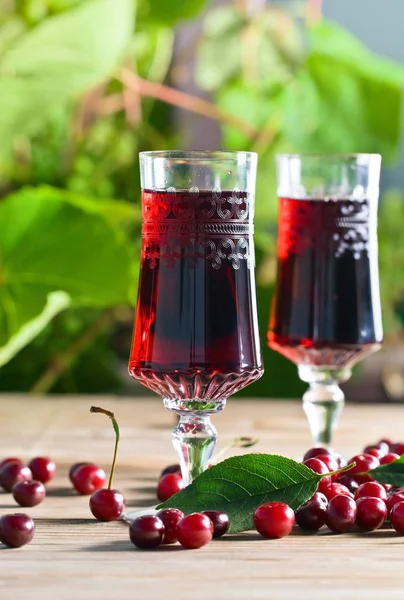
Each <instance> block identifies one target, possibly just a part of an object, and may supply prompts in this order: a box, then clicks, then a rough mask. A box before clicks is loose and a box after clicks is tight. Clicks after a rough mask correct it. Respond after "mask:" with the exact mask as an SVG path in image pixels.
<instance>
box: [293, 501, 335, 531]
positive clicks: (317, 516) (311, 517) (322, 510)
mask: <svg viewBox="0 0 404 600" xmlns="http://www.w3.org/2000/svg"><path fill="white" fill-rule="evenodd" d="M327 506H328V500H327V498H326V497H325V496H324V494H322V493H321V492H316V493H315V494H314V496H312V498H310V500H309V501H308V502H306V503H305V504H303V505H302V506H301V507H300V508H298V509H297V511H296V512H295V517H296V523H297V524H298V525H299V527H301V528H302V529H309V530H317V529H320V527H322V526H323V525H324V523H325V518H326V515H327Z"/></svg>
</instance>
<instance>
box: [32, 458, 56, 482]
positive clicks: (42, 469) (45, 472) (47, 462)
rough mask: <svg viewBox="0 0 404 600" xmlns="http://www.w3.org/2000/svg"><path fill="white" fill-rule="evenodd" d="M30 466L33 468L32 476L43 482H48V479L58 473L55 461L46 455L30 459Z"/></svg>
mask: <svg viewBox="0 0 404 600" xmlns="http://www.w3.org/2000/svg"><path fill="white" fill-rule="evenodd" d="M28 468H29V469H31V473H32V477H33V478H34V479H35V480H36V481H41V482H42V483H48V481H50V480H51V479H53V478H54V476H55V473H56V465H55V463H54V462H53V460H51V459H50V458H47V457H46V456H37V457H36V458H33V459H32V460H30V461H29V463H28Z"/></svg>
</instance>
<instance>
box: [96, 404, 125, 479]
mask: <svg viewBox="0 0 404 600" xmlns="http://www.w3.org/2000/svg"><path fill="white" fill-rule="evenodd" d="M90 412H92V413H102V414H103V415H107V417H109V418H110V419H111V421H112V426H113V428H114V431H115V448H114V457H113V459H112V466H111V474H110V476H109V481H108V489H109V490H110V489H111V488H112V481H113V479H114V473H115V464H116V455H117V453H118V444H119V437H120V436H119V427H118V423H117V422H116V419H115V415H114V413H113V412H111V411H110V410H106V409H105V408H101V407H100V406H92V407H91V408H90Z"/></svg>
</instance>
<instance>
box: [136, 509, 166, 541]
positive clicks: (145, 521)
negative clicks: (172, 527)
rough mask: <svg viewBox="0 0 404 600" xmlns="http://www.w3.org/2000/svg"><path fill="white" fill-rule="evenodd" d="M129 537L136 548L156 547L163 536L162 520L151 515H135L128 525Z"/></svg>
mask: <svg viewBox="0 0 404 600" xmlns="http://www.w3.org/2000/svg"><path fill="white" fill-rule="evenodd" d="M129 537H130V541H131V542H132V544H134V545H135V546H137V547H138V548H157V546H159V545H160V544H161V543H162V541H163V537H164V524H163V521H162V520H161V519H159V517H156V516H153V515H143V516H142V517H137V519H134V520H133V521H132V523H131V525H130V527H129Z"/></svg>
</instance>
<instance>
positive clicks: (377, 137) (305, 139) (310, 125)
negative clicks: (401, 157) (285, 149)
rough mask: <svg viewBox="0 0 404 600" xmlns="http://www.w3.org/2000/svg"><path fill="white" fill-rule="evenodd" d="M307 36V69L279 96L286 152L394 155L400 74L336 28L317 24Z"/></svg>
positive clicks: (402, 78) (403, 76) (402, 77)
mask: <svg viewBox="0 0 404 600" xmlns="http://www.w3.org/2000/svg"><path fill="white" fill-rule="evenodd" d="M309 33H310V42H311V50H310V53H309V55H308V57H307V60H306V65H305V67H304V68H303V69H301V70H300V72H299V74H298V75H297V77H296V79H295V80H294V81H293V82H292V84H291V85H289V86H287V87H286V89H285V94H284V127H283V130H282V133H283V135H284V137H285V139H287V140H288V142H289V144H290V147H293V151H295V152H296V151H297V152H380V153H382V154H383V155H384V156H385V157H391V156H392V155H394V152H395V151H396V149H397V145H398V141H399V137H400V123H401V106H402V87H403V85H404V69H403V68H402V67H399V66H398V65H395V63H393V62H391V61H388V60H384V59H381V58H378V57H376V55H374V54H373V53H371V52H370V51H368V50H367V49H366V48H365V47H364V46H363V45H362V44H361V43H360V42H358V41H357V40H355V38H353V37H352V36H351V35H350V34H349V33H348V32H346V31H345V30H344V29H342V28H340V27H338V26H337V25H335V24H331V23H327V22H326V21H322V22H321V23H319V24H317V25H316V26H315V27H313V28H312V29H311V30H309ZM376 63H377V67H376V66H375V65H376ZM330 73H332V76H330ZM386 115H388V118H386ZM331 123H332V126H331Z"/></svg>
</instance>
